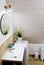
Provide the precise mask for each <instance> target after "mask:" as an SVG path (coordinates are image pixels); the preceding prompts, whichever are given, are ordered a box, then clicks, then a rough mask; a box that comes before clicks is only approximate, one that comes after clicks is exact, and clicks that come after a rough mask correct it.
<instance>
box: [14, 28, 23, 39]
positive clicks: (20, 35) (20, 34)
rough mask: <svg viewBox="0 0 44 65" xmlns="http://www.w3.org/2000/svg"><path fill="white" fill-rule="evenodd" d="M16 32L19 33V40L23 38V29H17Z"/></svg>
mask: <svg viewBox="0 0 44 65" xmlns="http://www.w3.org/2000/svg"><path fill="white" fill-rule="evenodd" d="M15 34H16V35H17V37H18V40H22V36H23V33H22V30H21V29H17V30H16V31H15Z"/></svg>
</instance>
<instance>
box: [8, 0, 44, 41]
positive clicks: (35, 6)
mask: <svg viewBox="0 0 44 65" xmlns="http://www.w3.org/2000/svg"><path fill="white" fill-rule="evenodd" d="M7 3H12V4H13V8H14V24H15V26H16V27H17V26H22V27H23V29H24V36H25V37H27V38H28V40H29V42H44V0H7Z"/></svg>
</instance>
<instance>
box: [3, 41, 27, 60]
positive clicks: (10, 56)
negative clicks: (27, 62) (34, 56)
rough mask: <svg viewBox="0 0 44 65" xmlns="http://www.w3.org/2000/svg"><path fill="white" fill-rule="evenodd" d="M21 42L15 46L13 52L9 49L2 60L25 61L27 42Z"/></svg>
mask: <svg viewBox="0 0 44 65" xmlns="http://www.w3.org/2000/svg"><path fill="white" fill-rule="evenodd" d="M21 42H22V43H21ZM21 42H18V41H17V42H16V43H15V45H14V46H13V50H10V49H8V50H7V51H6V52H5V54H4V55H3V57H2V60H10V61H23V56H24V50H25V47H26V46H27V41H25V43H24V41H21ZM15 57H16V58H15Z"/></svg>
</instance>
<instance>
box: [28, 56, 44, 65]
mask: <svg viewBox="0 0 44 65" xmlns="http://www.w3.org/2000/svg"><path fill="white" fill-rule="evenodd" d="M28 65H44V61H41V60H40V59H39V60H35V58H34V57H33V56H29V60H28Z"/></svg>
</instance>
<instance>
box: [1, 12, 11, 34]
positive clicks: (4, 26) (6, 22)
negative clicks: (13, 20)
mask: <svg viewBox="0 0 44 65" xmlns="http://www.w3.org/2000/svg"><path fill="white" fill-rule="evenodd" d="M0 28H1V32H2V34H3V35H6V34H7V33H8V32H9V29H10V19H9V15H8V14H7V13H4V14H3V15H2V16H1V20H0Z"/></svg>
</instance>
